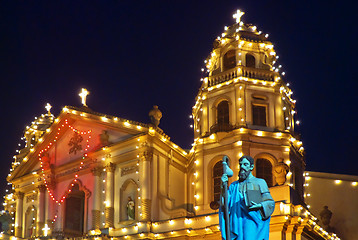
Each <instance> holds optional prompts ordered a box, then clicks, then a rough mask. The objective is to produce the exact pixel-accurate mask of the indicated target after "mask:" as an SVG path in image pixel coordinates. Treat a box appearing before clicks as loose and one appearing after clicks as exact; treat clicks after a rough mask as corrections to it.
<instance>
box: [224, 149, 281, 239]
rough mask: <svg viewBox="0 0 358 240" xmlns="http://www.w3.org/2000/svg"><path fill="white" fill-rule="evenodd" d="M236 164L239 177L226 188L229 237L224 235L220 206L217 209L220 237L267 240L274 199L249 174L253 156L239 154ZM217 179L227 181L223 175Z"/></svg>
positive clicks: (262, 180) (259, 181)
mask: <svg viewBox="0 0 358 240" xmlns="http://www.w3.org/2000/svg"><path fill="white" fill-rule="evenodd" d="M239 165H240V171H239V180H238V181H235V182H233V183H231V184H230V187H229V189H228V210H229V217H230V220H229V222H230V238H226V233H225V222H224V216H223V215H224V214H223V210H222V207H221V208H220V211H219V220H220V230H221V235H222V239H227V240H234V239H235V240H268V239H269V232H270V217H271V214H272V213H273V211H274V209H275V201H274V200H273V199H272V197H271V194H270V191H269V189H268V187H267V184H266V182H265V180H264V179H261V178H256V177H254V176H253V175H252V173H251V171H252V170H253V169H254V159H253V158H252V157H250V156H242V157H241V158H240V159H239ZM224 167H226V168H229V167H228V166H227V164H224ZM224 172H225V171H224ZM227 172H228V171H227ZM221 179H222V181H223V182H227V181H228V176H227V175H226V174H223V176H222V178H221Z"/></svg>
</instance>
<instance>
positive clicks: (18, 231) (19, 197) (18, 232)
mask: <svg viewBox="0 0 358 240" xmlns="http://www.w3.org/2000/svg"><path fill="white" fill-rule="evenodd" d="M15 198H16V213H15V237H20V238H21V237H22V213H23V201H24V193H23V192H16V193H15Z"/></svg>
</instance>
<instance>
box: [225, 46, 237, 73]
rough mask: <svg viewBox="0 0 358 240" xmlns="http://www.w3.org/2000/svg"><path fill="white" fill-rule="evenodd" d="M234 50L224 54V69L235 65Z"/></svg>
mask: <svg viewBox="0 0 358 240" xmlns="http://www.w3.org/2000/svg"><path fill="white" fill-rule="evenodd" d="M235 53H236V52H235V50H230V51H228V52H227V53H225V55H224V59H223V64H224V71H226V70H228V69H231V68H234V67H236V56H235Z"/></svg>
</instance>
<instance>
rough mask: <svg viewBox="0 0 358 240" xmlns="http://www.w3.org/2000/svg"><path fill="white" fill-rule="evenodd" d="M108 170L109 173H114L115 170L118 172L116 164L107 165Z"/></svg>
mask: <svg viewBox="0 0 358 240" xmlns="http://www.w3.org/2000/svg"><path fill="white" fill-rule="evenodd" d="M106 170H107V172H114V170H116V165H114V163H108V164H107V165H106Z"/></svg>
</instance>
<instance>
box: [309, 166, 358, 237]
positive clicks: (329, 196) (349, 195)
mask: <svg viewBox="0 0 358 240" xmlns="http://www.w3.org/2000/svg"><path fill="white" fill-rule="evenodd" d="M305 175H306V184H305V185H306V186H305V196H306V197H305V201H306V203H307V204H308V205H310V211H311V212H312V213H313V214H314V215H315V216H316V217H317V218H318V219H320V220H321V217H320V213H321V211H322V210H323V207H324V206H328V209H329V210H330V211H332V213H333V215H332V218H331V221H330V226H331V227H334V228H335V230H336V233H337V235H338V236H339V237H340V238H341V239H342V240H350V239H356V238H357V236H358V228H357V226H358V219H357V214H358V204H357V203H358V176H351V175H343V174H331V173H320V172H310V171H307V172H305ZM321 225H322V224H321Z"/></svg>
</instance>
